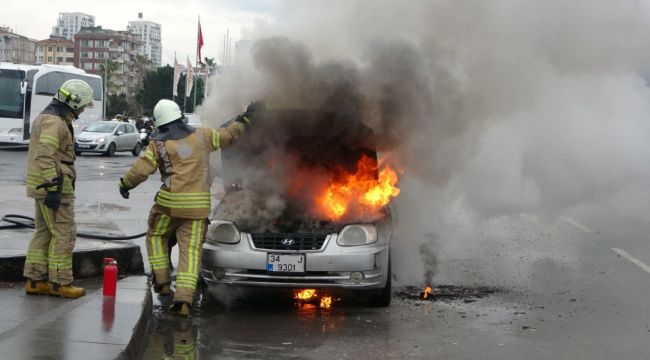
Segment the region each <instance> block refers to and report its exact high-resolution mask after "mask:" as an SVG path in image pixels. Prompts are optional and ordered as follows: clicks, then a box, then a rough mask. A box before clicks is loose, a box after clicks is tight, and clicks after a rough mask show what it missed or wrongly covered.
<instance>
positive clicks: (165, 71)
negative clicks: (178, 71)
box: [135, 65, 174, 114]
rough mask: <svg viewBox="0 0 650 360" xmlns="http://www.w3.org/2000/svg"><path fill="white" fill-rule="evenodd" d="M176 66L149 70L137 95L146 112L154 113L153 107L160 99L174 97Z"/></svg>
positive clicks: (136, 97) (137, 99)
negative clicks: (173, 86) (173, 87)
mask: <svg viewBox="0 0 650 360" xmlns="http://www.w3.org/2000/svg"><path fill="white" fill-rule="evenodd" d="M173 82H174V68H173V67H171V66H169V65H166V66H164V67H159V68H157V69H156V70H153V71H148V72H147V73H146V74H145V75H144V79H143V80H142V87H141V88H140V89H139V90H138V93H137V94H136V96H135V99H136V101H137V102H138V104H139V105H140V106H141V107H142V112H143V113H145V114H153V107H154V106H156V103H157V102H158V100H160V99H171V98H172V85H173Z"/></svg>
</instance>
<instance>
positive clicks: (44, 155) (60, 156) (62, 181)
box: [23, 79, 93, 299]
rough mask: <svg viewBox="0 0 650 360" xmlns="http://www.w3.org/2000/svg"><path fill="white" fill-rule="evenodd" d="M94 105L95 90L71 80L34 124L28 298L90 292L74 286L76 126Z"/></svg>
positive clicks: (30, 162)
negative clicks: (78, 119)
mask: <svg viewBox="0 0 650 360" xmlns="http://www.w3.org/2000/svg"><path fill="white" fill-rule="evenodd" d="M92 105H93V90H92V88H91V87H90V86H89V85H88V84H87V83H86V82H84V81H82V80H76V79H73V80H68V81H66V82H64V83H63V85H61V88H60V89H59V90H58V91H57V93H56V95H55V96H54V99H52V102H51V103H50V104H49V105H48V106H47V107H46V108H45V109H44V110H43V111H42V112H41V113H40V114H39V116H38V117H37V118H36V120H34V125H33V127H32V132H31V138H30V140H29V150H28V152H27V158H28V162H27V196H28V197H30V198H34V199H35V204H36V215H35V217H34V235H33V237H32V239H31V241H30V243H29V249H28V250H27V258H26V259H25V268H24V271H23V275H24V276H25V277H26V278H27V281H26V283H25V292H26V293H27V294H29V295H53V296H61V297H66V298H72V299H77V298H79V297H82V296H84V295H85V294H86V290H85V289H84V288H81V287H76V286H72V280H73V278H72V250H73V248H74V244H75V241H76V233H77V229H76V225H75V221H74V198H75V196H74V184H75V178H76V172H75V167H74V160H75V155H74V140H73V139H74V132H73V130H72V122H73V121H74V120H75V119H77V118H78V116H79V114H81V113H82V112H83V111H84V109H85V108H87V107H91V106H92Z"/></svg>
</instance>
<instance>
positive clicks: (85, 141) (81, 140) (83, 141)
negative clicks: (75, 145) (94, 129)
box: [77, 138, 93, 143]
mask: <svg viewBox="0 0 650 360" xmlns="http://www.w3.org/2000/svg"><path fill="white" fill-rule="evenodd" d="M91 141H93V140H92V139H79V138H77V142H80V143H89V142H91Z"/></svg>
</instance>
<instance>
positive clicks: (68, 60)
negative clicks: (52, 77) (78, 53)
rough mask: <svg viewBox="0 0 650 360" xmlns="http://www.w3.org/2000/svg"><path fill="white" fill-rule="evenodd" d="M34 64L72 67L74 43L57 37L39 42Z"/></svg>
mask: <svg viewBox="0 0 650 360" xmlns="http://www.w3.org/2000/svg"><path fill="white" fill-rule="evenodd" d="M36 64H38V65H40V64H55V65H74V43H73V42H72V41H70V40H68V39H66V38H58V37H50V38H49V39H45V40H41V41H39V42H38V45H37V46H36Z"/></svg>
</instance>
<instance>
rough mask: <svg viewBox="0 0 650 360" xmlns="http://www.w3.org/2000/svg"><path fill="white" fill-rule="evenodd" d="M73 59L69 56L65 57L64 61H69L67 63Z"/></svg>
mask: <svg viewBox="0 0 650 360" xmlns="http://www.w3.org/2000/svg"><path fill="white" fill-rule="evenodd" d="M73 61H74V58H71V57H67V58H65V62H69V63H71V62H73Z"/></svg>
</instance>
